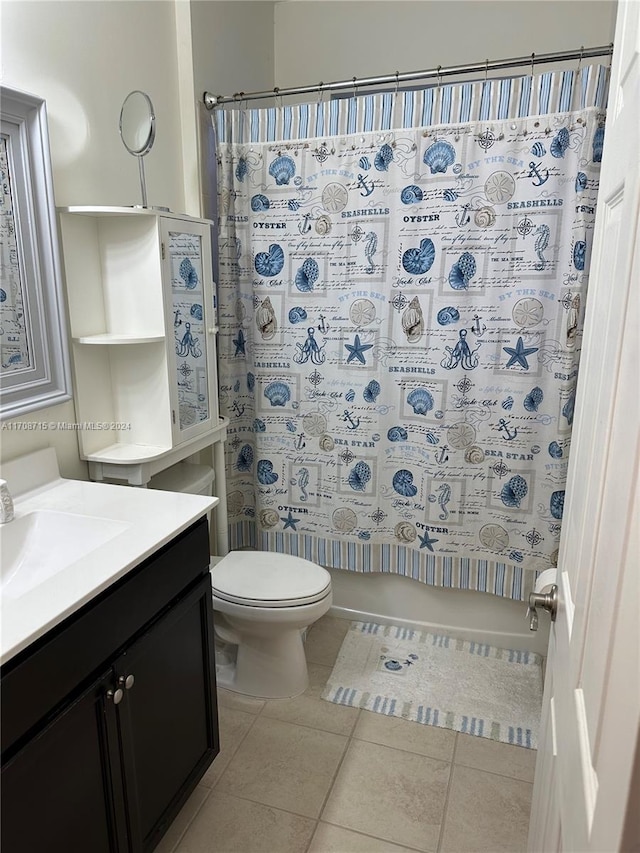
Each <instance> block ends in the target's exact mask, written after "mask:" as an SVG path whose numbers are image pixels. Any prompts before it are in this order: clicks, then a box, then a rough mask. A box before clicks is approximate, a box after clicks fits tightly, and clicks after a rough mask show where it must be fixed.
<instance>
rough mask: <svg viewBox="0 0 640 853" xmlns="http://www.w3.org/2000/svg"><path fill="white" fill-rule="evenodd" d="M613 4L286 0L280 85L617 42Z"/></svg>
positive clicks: (278, 36)
mask: <svg viewBox="0 0 640 853" xmlns="http://www.w3.org/2000/svg"><path fill="white" fill-rule="evenodd" d="M615 7H616V4H615V2H613V0H604V2H598V0H534V2H531V0H415V1H414V0H411V1H410V2H406V1H405V0H381V2H377V0H355V2H354V0H321V2H317V0H310V2H301V0H283V2H278V3H276V9H275V56H276V74H275V79H276V85H277V86H280V87H282V88H283V87H286V86H296V85H304V84H307V83H318V82H319V81H320V80H322V81H324V82H325V83H327V82H331V81H335V80H348V79H351V78H352V77H354V76H356V77H366V76H376V75H381V74H393V73H394V72H395V71H400V72H403V71H416V70H418V71H419V70H423V69H431V68H436V67H437V66H438V65H442V66H445V65H457V64H462V63H468V62H477V61H480V62H481V61H483V60H484V59H487V58H489V59H500V58H502V59H504V58H507V57H513V56H528V55H530V54H531V53H532V52H534V53H547V52H551V51H556V50H567V49H573V48H579V47H580V46H581V45H585V46H595V45H601V44H609V43H610V42H611V41H613V34H614V24H615Z"/></svg>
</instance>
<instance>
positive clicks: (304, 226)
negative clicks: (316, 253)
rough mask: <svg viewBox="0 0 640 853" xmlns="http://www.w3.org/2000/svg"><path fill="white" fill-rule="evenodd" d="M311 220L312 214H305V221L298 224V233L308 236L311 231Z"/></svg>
mask: <svg viewBox="0 0 640 853" xmlns="http://www.w3.org/2000/svg"><path fill="white" fill-rule="evenodd" d="M310 219H311V214H310V213H305V215H304V221H303V222H299V223H298V231H299V232H300V233H301V234H306V233H307V232H308V231H311V223H310V222H309V220H310Z"/></svg>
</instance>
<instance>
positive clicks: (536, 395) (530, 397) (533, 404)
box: [522, 387, 544, 412]
mask: <svg viewBox="0 0 640 853" xmlns="http://www.w3.org/2000/svg"><path fill="white" fill-rule="evenodd" d="M543 398H544V394H543V393H542V388H538V387H536V388H532V389H531V391H529V393H528V394H527V396H526V397H525V398H524V402H523V404H522V405H523V406H524V407H525V409H526V410H527V411H528V412H537V411H538V406H539V405H540V403H541V402H542V400H543Z"/></svg>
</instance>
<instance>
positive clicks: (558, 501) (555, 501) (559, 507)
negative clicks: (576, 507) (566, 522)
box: [549, 490, 564, 521]
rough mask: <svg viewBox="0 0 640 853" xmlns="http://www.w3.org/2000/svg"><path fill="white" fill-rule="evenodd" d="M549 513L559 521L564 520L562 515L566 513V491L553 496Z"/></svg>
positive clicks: (555, 493)
mask: <svg viewBox="0 0 640 853" xmlns="http://www.w3.org/2000/svg"><path fill="white" fill-rule="evenodd" d="M549 511H550V512H551V515H552V516H553V517H554V518H557V519H558V521H559V520H560V519H561V518H562V513H563V512H564V490H562V491H558V492H554V493H553V494H552V495H551V499H550V501H549Z"/></svg>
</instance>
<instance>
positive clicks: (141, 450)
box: [83, 443, 171, 465]
mask: <svg viewBox="0 0 640 853" xmlns="http://www.w3.org/2000/svg"><path fill="white" fill-rule="evenodd" d="M170 450H171V447H167V446H164V447H162V446H160V447H158V446H155V445H152V444H119V443H116V444H110V445H109V446H108V447H103V448H102V450H96V451H94V452H93V453H87V455H86V456H85V457H83V458H85V459H87V460H88V461H89V462H106V463H109V462H111V463H115V464H118V465H129V464H134V465H135V464H136V463H138V462H147V461H149V460H151V459H157V458H158V456H164V455H165V454H166V453H169V452H170Z"/></svg>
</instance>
